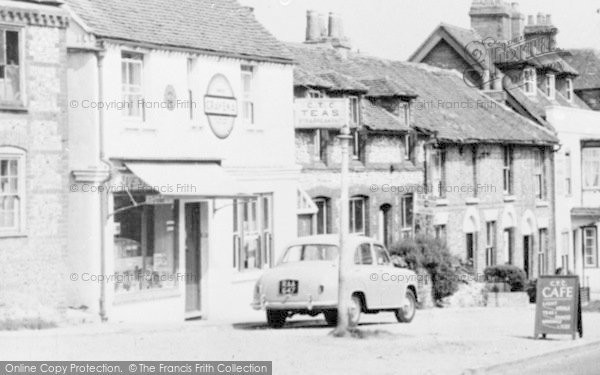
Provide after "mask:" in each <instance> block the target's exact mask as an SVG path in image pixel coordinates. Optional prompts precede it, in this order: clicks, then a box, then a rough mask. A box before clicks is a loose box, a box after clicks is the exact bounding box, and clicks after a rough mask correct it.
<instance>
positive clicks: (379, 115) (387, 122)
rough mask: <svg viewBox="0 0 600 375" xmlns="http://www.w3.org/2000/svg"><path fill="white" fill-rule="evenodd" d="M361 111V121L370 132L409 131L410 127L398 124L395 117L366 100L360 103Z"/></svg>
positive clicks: (401, 123)
mask: <svg viewBox="0 0 600 375" xmlns="http://www.w3.org/2000/svg"><path fill="white" fill-rule="evenodd" d="M361 109H362V112H361V115H362V117H361V121H362V123H363V125H365V126H366V127H368V128H369V129H371V130H382V131H405V132H407V131H409V130H410V127H408V126H406V125H405V124H404V123H403V122H400V121H399V120H398V118H397V117H396V116H394V115H393V114H391V113H390V112H388V111H386V110H385V109H383V108H381V107H379V106H376V105H375V104H373V103H372V102H371V101H369V100H367V99H363V100H362V101H361Z"/></svg>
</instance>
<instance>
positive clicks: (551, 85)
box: [545, 74, 556, 99]
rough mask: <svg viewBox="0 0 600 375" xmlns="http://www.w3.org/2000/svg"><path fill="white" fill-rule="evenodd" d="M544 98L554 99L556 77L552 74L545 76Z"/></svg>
mask: <svg viewBox="0 0 600 375" xmlns="http://www.w3.org/2000/svg"><path fill="white" fill-rule="evenodd" d="M545 83H546V85H545V86H546V96H547V97H548V98H550V99H554V98H555V95H556V77H555V76H554V74H546V78H545Z"/></svg>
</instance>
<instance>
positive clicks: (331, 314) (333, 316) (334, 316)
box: [323, 310, 338, 326]
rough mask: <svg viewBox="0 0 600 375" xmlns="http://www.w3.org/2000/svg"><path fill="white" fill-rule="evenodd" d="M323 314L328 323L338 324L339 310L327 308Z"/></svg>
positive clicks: (331, 324)
mask: <svg viewBox="0 0 600 375" xmlns="http://www.w3.org/2000/svg"><path fill="white" fill-rule="evenodd" d="M323 315H325V321H326V322H327V325H330V326H335V325H337V321H338V312H337V310H327V311H325V312H323Z"/></svg>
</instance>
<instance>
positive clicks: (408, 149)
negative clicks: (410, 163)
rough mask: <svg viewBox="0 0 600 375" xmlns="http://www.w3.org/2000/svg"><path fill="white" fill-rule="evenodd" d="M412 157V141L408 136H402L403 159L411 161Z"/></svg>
mask: <svg viewBox="0 0 600 375" xmlns="http://www.w3.org/2000/svg"><path fill="white" fill-rule="evenodd" d="M411 156H412V139H411V136H410V134H408V133H407V134H406V135H405V136H404V159H405V160H411Z"/></svg>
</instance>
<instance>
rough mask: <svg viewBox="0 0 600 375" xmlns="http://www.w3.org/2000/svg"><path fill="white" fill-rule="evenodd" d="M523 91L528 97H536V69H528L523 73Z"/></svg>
mask: <svg viewBox="0 0 600 375" xmlns="http://www.w3.org/2000/svg"><path fill="white" fill-rule="evenodd" d="M523 78H524V82H523V91H525V94H527V95H535V92H536V89H537V74H536V72H535V69H534V68H526V69H525V70H524V71H523Z"/></svg>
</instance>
